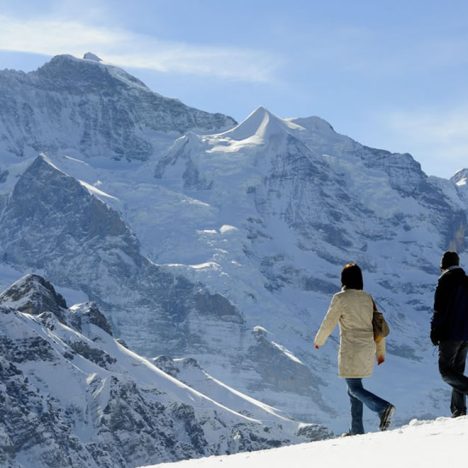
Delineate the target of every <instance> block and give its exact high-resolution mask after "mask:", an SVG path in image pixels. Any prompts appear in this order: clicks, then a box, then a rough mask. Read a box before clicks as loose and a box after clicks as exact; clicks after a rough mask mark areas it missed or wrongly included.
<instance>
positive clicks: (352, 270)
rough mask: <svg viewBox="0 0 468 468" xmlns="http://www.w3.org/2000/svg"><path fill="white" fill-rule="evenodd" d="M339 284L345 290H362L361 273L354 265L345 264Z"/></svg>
mask: <svg viewBox="0 0 468 468" xmlns="http://www.w3.org/2000/svg"><path fill="white" fill-rule="evenodd" d="M341 284H342V286H343V287H345V288H346V289H363V288H364V281H363V279H362V271H361V269H360V268H359V266H358V265H356V263H347V264H346V265H345V266H344V267H343V270H342V271H341Z"/></svg>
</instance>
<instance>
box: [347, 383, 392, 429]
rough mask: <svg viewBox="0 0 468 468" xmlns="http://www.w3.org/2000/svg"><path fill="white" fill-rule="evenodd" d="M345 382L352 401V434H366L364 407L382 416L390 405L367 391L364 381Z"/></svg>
mask: <svg viewBox="0 0 468 468" xmlns="http://www.w3.org/2000/svg"><path fill="white" fill-rule="evenodd" d="M345 380H346V383H347V384H348V395H349V398H350V400H351V433H352V434H364V424H363V422H362V413H363V405H366V406H367V407H368V408H369V409H370V410H372V411H374V412H376V413H377V414H378V415H379V416H380V415H381V414H382V413H383V411H384V410H385V408H387V406H388V405H389V404H390V403H389V402H388V401H385V400H383V399H382V398H380V397H378V396H377V395H374V394H373V393H371V392H369V391H368V390H366V389H365V388H364V387H363V386H362V379H345Z"/></svg>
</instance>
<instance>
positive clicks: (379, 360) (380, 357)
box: [377, 356, 385, 366]
mask: <svg viewBox="0 0 468 468" xmlns="http://www.w3.org/2000/svg"><path fill="white" fill-rule="evenodd" d="M384 362H385V357H384V356H377V365H378V366H380V364H383V363H384Z"/></svg>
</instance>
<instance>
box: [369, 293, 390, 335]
mask: <svg viewBox="0 0 468 468" xmlns="http://www.w3.org/2000/svg"><path fill="white" fill-rule="evenodd" d="M372 304H373V306H374V312H373V314H372V329H373V330H374V341H380V340H381V339H382V338H385V337H386V336H388V334H389V333H390V327H389V326H388V323H387V321H386V320H385V317H384V316H383V314H382V312H379V311H378V310H377V306H376V305H375V302H374V300H373V299H372Z"/></svg>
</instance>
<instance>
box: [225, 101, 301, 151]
mask: <svg viewBox="0 0 468 468" xmlns="http://www.w3.org/2000/svg"><path fill="white" fill-rule="evenodd" d="M293 127H297V126H296V125H295V124H290V123H289V122H286V121H285V120H283V119H280V118H279V117H277V116H276V115H274V114H273V113H271V112H270V111H269V110H268V109H265V107H262V106H260V107H258V108H257V109H255V110H254V111H253V112H252V113H251V114H250V115H249V116H248V117H247V118H246V119H245V120H244V121H243V122H241V123H240V124H239V125H237V126H236V127H234V128H233V129H231V130H228V131H227V132H224V133H222V134H221V135H222V136H225V137H228V138H231V139H232V140H237V141H240V140H247V139H251V138H255V139H256V140H258V141H259V142H264V141H265V140H267V139H268V137H270V136H272V135H273V134H281V133H285V132H288V131H289V130H290V129H292V128H293Z"/></svg>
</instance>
